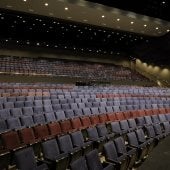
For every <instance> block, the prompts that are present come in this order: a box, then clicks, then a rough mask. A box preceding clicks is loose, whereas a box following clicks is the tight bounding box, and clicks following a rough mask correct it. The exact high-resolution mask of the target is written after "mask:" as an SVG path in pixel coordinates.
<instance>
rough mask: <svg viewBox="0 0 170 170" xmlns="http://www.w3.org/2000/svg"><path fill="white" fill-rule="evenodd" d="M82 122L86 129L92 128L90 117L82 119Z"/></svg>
mask: <svg viewBox="0 0 170 170" xmlns="http://www.w3.org/2000/svg"><path fill="white" fill-rule="evenodd" d="M80 120H81V123H82V125H83V127H84V128H87V127H90V126H92V124H91V121H90V118H89V117H87V116H86V117H81V118H80Z"/></svg>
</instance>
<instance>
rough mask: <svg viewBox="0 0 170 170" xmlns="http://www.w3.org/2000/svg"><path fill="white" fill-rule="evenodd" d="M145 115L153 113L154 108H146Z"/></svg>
mask: <svg viewBox="0 0 170 170" xmlns="http://www.w3.org/2000/svg"><path fill="white" fill-rule="evenodd" d="M145 115H147V116H151V115H153V112H152V109H147V110H145Z"/></svg>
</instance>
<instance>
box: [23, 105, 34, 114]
mask: <svg viewBox="0 0 170 170" xmlns="http://www.w3.org/2000/svg"><path fill="white" fill-rule="evenodd" d="M22 111H23V115H25V116H31V115H33V114H34V113H33V109H32V107H23V108H22Z"/></svg>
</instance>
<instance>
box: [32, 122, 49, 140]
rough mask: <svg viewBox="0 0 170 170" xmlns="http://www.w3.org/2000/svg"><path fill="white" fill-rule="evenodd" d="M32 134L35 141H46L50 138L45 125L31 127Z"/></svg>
mask: <svg viewBox="0 0 170 170" xmlns="http://www.w3.org/2000/svg"><path fill="white" fill-rule="evenodd" d="M33 130H34V134H35V137H36V139H40V140H43V139H45V140H46V139H48V138H51V135H50V134H49V131H48V128H47V126H46V125H37V126H34V127H33Z"/></svg>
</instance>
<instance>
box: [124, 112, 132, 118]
mask: <svg viewBox="0 0 170 170" xmlns="http://www.w3.org/2000/svg"><path fill="white" fill-rule="evenodd" d="M123 114H124V117H125V119H130V118H131V112H130V111H127V112H123Z"/></svg>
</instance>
